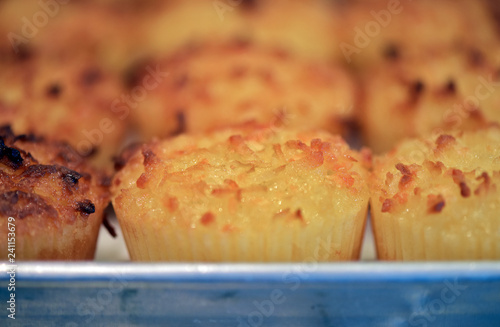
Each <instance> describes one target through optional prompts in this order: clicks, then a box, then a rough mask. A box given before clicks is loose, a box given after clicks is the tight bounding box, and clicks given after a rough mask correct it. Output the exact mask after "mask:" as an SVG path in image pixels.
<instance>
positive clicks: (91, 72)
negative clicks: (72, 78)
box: [81, 68, 102, 86]
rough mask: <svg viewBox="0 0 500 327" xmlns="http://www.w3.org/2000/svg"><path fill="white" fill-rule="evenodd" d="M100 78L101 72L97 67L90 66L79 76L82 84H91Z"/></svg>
mask: <svg viewBox="0 0 500 327" xmlns="http://www.w3.org/2000/svg"><path fill="white" fill-rule="evenodd" d="M101 78H102V73H101V71H100V70H99V69H98V68H90V69H87V70H85V71H84V72H83V74H82V76H81V81H82V84H83V85H85V86H92V85H93V84H95V83H97V82H99V80H100V79H101Z"/></svg>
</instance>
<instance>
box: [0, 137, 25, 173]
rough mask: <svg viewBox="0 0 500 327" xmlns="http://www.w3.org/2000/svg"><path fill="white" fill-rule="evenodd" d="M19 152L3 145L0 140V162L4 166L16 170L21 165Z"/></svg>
mask: <svg viewBox="0 0 500 327" xmlns="http://www.w3.org/2000/svg"><path fill="white" fill-rule="evenodd" d="M23 160H24V159H23V157H22V156H21V152H20V151H19V150H17V149H14V148H10V147H8V146H6V145H5V142H4V139H3V138H0V162H1V163H3V164H5V165H6V166H8V167H10V168H12V169H14V170H17V169H18V168H19V167H21V166H22V164H23Z"/></svg>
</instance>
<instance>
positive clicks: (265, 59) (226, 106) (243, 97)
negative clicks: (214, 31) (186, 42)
mask: <svg viewBox="0 0 500 327" xmlns="http://www.w3.org/2000/svg"><path fill="white" fill-rule="evenodd" d="M148 65H149V66H148V67H149V69H144V68H143V69H142V70H141V72H143V74H142V75H139V76H137V77H136V84H137V86H136V88H137V87H139V88H140V87H142V88H144V89H146V90H147V91H145V93H144V96H143V97H142V98H140V99H139V98H138V100H137V101H135V102H134V103H131V105H133V106H134V107H135V109H132V110H131V112H132V117H134V120H135V123H136V124H137V125H138V126H139V129H140V132H141V133H142V135H144V137H145V138H146V139H149V138H151V137H153V136H168V135H172V134H175V133H178V132H184V131H186V132H204V131H209V130H212V129H215V128H219V127H224V126H230V125H234V124H237V123H244V122H257V123H266V124H267V123H270V124H272V125H274V126H277V127H279V126H286V127H290V128H298V129H310V128H321V129H325V130H328V131H330V132H333V133H343V132H345V131H346V129H348V127H349V126H350V125H349V123H351V122H352V121H353V118H354V109H355V108H354V107H355V106H356V101H357V92H358V90H357V88H356V86H355V83H354V81H353V79H352V78H351V76H350V75H349V74H348V72H347V71H345V70H344V69H343V68H342V67H336V66H334V65H330V64H326V63H322V62H317V61H309V60H304V59H302V58H297V57H295V56H294V55H293V54H291V53H289V52H286V51H284V50H282V49H279V48H268V47H263V46H260V45H258V44H253V43H249V42H246V41H233V42H227V43H205V44H199V45H193V46H188V47H185V48H184V49H182V50H180V51H178V52H177V53H176V54H174V55H172V56H169V57H167V58H164V59H158V60H156V61H152V62H149V64H148ZM153 68H154V69H155V70H160V71H162V72H163V73H164V74H165V76H164V78H163V79H162V80H161V81H159V82H157V83H156V84H155V83H153V82H154V79H152V78H151V76H150V75H151V71H152V69H153ZM148 79H149V80H150V81H149V82H148V83H149V84H151V87H148V86H147V85H146V84H147V83H146V82H147V80H148ZM131 93H133V89H132V92H131Z"/></svg>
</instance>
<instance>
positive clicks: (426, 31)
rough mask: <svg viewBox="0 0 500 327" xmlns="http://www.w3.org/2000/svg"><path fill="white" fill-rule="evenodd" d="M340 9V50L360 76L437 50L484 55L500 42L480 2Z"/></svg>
mask: <svg viewBox="0 0 500 327" xmlns="http://www.w3.org/2000/svg"><path fill="white" fill-rule="evenodd" d="M342 8H343V9H344V10H343V11H342V18H343V24H342V26H343V28H342V32H341V35H342V42H341V43H340V44H339V46H340V48H341V50H342V53H343V55H344V60H345V62H346V63H348V64H349V65H351V66H353V68H354V69H357V70H359V71H362V70H364V69H366V68H369V67H376V66H378V65H379V64H381V63H383V62H384V61H387V60H389V61H391V60H394V59H398V60H405V58H407V57H415V56H418V55H420V54H425V53H426V52H427V51H429V49H433V48H435V47H451V48H453V47H455V46H464V47H474V48H477V49H478V50H481V51H485V52H486V51H488V50H489V49H490V45H491V44H495V43H497V42H498V33H497V31H496V26H495V22H494V19H493V17H492V15H491V13H490V12H489V11H488V9H487V7H486V5H485V2H484V1H482V0H480V1H469V0H440V1H432V0H418V1H393V0H357V1H349V2H347V3H346V5H345V6H342Z"/></svg>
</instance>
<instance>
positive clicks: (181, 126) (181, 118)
mask: <svg viewBox="0 0 500 327" xmlns="http://www.w3.org/2000/svg"><path fill="white" fill-rule="evenodd" d="M176 118H177V128H176V129H175V131H174V132H172V134H173V135H179V134H182V133H184V132H186V115H185V114H184V111H183V110H179V111H178V112H177V115H176Z"/></svg>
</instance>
